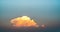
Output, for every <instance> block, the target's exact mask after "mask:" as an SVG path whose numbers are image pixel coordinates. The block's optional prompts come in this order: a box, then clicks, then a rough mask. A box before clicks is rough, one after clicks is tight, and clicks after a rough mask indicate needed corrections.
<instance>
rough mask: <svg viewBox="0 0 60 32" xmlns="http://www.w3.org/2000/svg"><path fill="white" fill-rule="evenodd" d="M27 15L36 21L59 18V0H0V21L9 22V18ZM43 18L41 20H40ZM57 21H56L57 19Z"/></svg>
mask: <svg viewBox="0 0 60 32" xmlns="http://www.w3.org/2000/svg"><path fill="white" fill-rule="evenodd" d="M19 16H29V17H31V18H32V19H34V20H35V21H36V22H37V23H45V22H46V21H45V20H46V19H48V20H54V19H56V20H58V19H59V18H60V1H59V0H0V21H2V22H3V23H6V24H7V23H10V22H9V21H10V19H12V18H15V17H19ZM41 19H43V21H42V22H41V21H40V20H41ZM57 22H58V21H57Z"/></svg>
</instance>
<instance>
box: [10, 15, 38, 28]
mask: <svg viewBox="0 0 60 32" xmlns="http://www.w3.org/2000/svg"><path fill="white" fill-rule="evenodd" d="M10 22H11V24H12V26H15V27H38V25H37V23H36V22H35V21H34V20H33V19H30V18H29V17H28V16H22V17H17V18H14V19H12V20H11V21H10Z"/></svg>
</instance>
